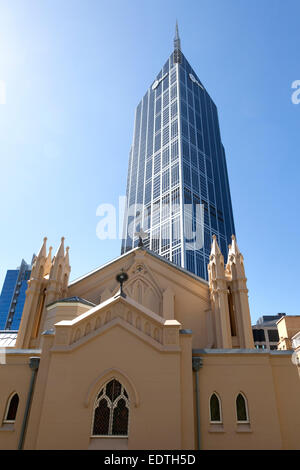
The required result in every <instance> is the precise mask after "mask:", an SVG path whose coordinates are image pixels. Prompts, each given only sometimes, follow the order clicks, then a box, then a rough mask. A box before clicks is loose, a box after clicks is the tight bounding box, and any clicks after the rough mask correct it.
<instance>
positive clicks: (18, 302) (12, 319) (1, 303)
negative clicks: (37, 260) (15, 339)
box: [0, 260, 31, 330]
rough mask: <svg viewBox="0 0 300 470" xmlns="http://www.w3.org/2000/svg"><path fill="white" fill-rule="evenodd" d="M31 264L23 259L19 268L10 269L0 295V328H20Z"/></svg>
mask: <svg viewBox="0 0 300 470" xmlns="http://www.w3.org/2000/svg"><path fill="white" fill-rule="evenodd" d="M30 273H31V266H30V265H28V264H27V263H26V262H25V261H24V260H22V263H21V266H20V267H19V268H17V269H9V270H8V271H7V272H6V276H5V280H4V283H3V287H2V292H1V295H0V330H18V329H19V326H20V322H21V317H22V313H23V307H24V303H25V297H26V296H25V292H26V290H27V287H28V286H27V281H28V280H29V278H30Z"/></svg>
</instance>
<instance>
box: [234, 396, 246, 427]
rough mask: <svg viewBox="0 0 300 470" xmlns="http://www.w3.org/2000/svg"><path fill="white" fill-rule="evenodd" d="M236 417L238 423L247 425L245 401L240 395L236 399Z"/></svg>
mask: <svg viewBox="0 0 300 470" xmlns="http://www.w3.org/2000/svg"><path fill="white" fill-rule="evenodd" d="M236 417H237V422H238V423H249V414H248V406H247V400H246V397H245V396H244V395H243V394H242V393H239V394H238V396H237V397H236Z"/></svg>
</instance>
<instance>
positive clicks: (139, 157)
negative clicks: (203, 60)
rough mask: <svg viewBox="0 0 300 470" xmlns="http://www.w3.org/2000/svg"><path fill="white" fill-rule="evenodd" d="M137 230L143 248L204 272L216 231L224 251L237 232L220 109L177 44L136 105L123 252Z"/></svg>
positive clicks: (133, 242) (134, 240)
mask: <svg viewBox="0 0 300 470" xmlns="http://www.w3.org/2000/svg"><path fill="white" fill-rule="evenodd" d="M197 206H198V207H199V206H200V207H201V212H197V210H196V207H197ZM200 215H201V217H200ZM140 229H143V230H144V231H145V232H146V233H147V234H148V238H147V239H146V240H144V245H145V246H146V247H148V248H150V249H151V250H153V251H155V252H156V253H158V254H160V255H161V256H164V257H166V258H167V259H168V260H170V261H172V262H174V263H176V264H178V265H179V266H182V267H184V268H185V269H187V270H188V271H191V272H193V273H195V274H197V275H198V276H200V277H202V278H204V279H207V264H208V261H209V254H210V248H211V239H212V235H213V234H215V235H216V236H217V239H218V242H219V245H220V248H221V250H222V252H223V254H224V256H226V255H227V247H228V244H229V243H231V235H232V234H234V233H235V228H234V221H233V214H232V205H231V197H230V190H229V183H228V175H227V167H226V160H225V151H224V147H223V145H222V141H221V136H220V130H219V122H218V112H217V108H216V105H215V104H214V102H213V100H212V99H211V97H210V96H209V94H208V93H207V91H206V90H205V88H204V86H203V84H202V83H201V81H200V79H199V78H198V76H197V74H196V73H195V71H194V70H193V69H192V67H191V65H190V64H189V63H188V61H187V60H186V58H185V57H184V55H183V54H182V52H181V50H180V49H178V50H175V51H174V52H173V53H172V54H171V56H170V57H169V59H168V60H167V62H166V63H165V65H164V67H163V68H162V70H161V71H160V72H159V74H158V75H157V77H156V79H155V81H154V83H153V84H152V85H151V86H150V87H149V89H148V91H147V93H146V94H145V96H144V97H143V99H142V100H141V102H140V103H139V104H138V106H137V108H136V113H135V124H134V136H133V143H132V148H131V151H130V157H129V169H128V180H127V214H126V217H125V222H124V233H123V243H122V253H124V252H126V251H129V250H131V249H132V248H133V247H135V246H137V244H138V238H137V237H136V236H134V234H135V232H136V231H139V230H140ZM192 232H194V233H201V234H202V239H201V243H200V244H199V243H197V244H196V243H195V241H193V240H194V239H193V234H192Z"/></svg>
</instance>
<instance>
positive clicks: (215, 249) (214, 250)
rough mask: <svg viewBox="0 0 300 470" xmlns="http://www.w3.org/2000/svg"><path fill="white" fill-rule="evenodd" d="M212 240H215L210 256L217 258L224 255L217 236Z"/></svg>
mask: <svg viewBox="0 0 300 470" xmlns="http://www.w3.org/2000/svg"><path fill="white" fill-rule="evenodd" d="M212 238H213V242H212V244H211V251H210V254H211V255H215V256H216V255H221V254H222V253H221V250H220V248H219V245H218V242H217V237H216V235H213V236H212Z"/></svg>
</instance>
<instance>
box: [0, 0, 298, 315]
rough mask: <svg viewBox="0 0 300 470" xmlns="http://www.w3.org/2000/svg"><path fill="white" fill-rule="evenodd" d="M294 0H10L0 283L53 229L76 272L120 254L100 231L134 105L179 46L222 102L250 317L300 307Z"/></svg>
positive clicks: (4, 49)
mask: <svg viewBox="0 0 300 470" xmlns="http://www.w3.org/2000/svg"><path fill="white" fill-rule="evenodd" d="M299 17H300V4H299V2H298V1H297V0H287V1H285V2H282V1H281V0H259V1H258V0H251V1H250V0H248V1H246V0H186V1H185V2H183V1H178V0H171V1H170V0H164V1H161V0H152V1H145V0H142V1H141V0H140V1H137V0H130V1H129V0H127V1H126V0H123V1H117V0H110V1H101V0H97V1H96V0H80V1H78V0H59V1H57V0H51V1H50V0H43V1H42V2H41V1H38V0H26V1H24V0H21V1H17V0H1V1H0V83H2V84H3V83H5V88H6V104H0V214H1V235H0V241H1V243H0V286H2V283H3V280H4V276H5V273H6V270H7V269H9V268H15V267H16V266H17V265H19V264H20V261H21V259H22V258H25V259H26V260H27V261H30V260H31V256H32V253H33V252H36V251H37V250H38V249H39V247H40V245H41V242H42V239H43V237H44V236H48V242H49V243H50V244H51V245H52V246H54V248H55V250H56V248H57V246H58V244H59V241H60V237H61V236H62V235H64V236H65V237H66V243H67V244H68V245H70V259H71V265H72V272H71V279H75V278H77V277H79V276H81V275H83V274H85V273H87V272H89V271H91V270H92V269H94V268H96V267H97V266H100V265H102V264H103V263H105V262H107V261H109V260H110V259H112V258H115V257H117V256H118V255H119V253H120V241H119V240H106V241H101V240H99V239H98V238H97V236H96V226H97V223H98V221H99V217H97V216H96V209H97V207H98V205H99V204H101V203H111V204H116V205H117V203H118V197H119V195H124V194H125V189H126V176H127V164H128V152H129V149H130V145H131V139H132V131H133V118H134V110H135V107H136V105H137V103H138V102H139V100H140V98H141V97H142V96H143V95H144V93H145V91H146V89H147V88H148V86H149V85H150V84H151V83H152V82H153V80H154V77H155V75H156V74H157V73H158V71H159V70H160V68H161V67H162V65H163V64H164V63H165V61H166V59H167V58H168V56H169V55H170V53H171V51H172V42H173V36H174V25H175V21H176V18H178V22H179V29H180V35H181V42H182V50H183V52H184V54H185V55H186V57H187V59H188V60H189V61H190V63H191V65H192V66H193V68H194V69H195V71H196V72H197V74H198V75H199V77H200V79H201V81H202V82H203V83H204V85H205V86H206V88H207V90H208V92H209V93H210V95H211V96H212V98H213V99H214V101H215V103H216V104H217V107H218V110H219V119H220V127H221V134H222V139H223V143H224V146H225V149H226V155H227V165H228V172H229V181H230V187H231V195H232V203H233V211H234V217H235V225H236V232H237V237H238V242H239V246H240V249H241V251H242V252H243V254H244V258H245V264H246V274H247V277H248V288H249V299H250V308H251V317H252V321H253V322H254V321H256V319H257V317H258V316H260V315H262V314H274V313H277V312H286V313H288V314H294V315H296V314H300V311H299V307H298V302H297V297H298V295H297V291H298V285H297V283H298V281H299V262H300V260H299V249H298V240H299V233H300V222H299V208H298V204H299V170H300V163H299V130H300V104H299V105H295V104H293V103H292V101H291V96H292V92H293V90H292V88H291V85H292V82H293V81H295V80H299V79H300V70H299Z"/></svg>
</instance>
